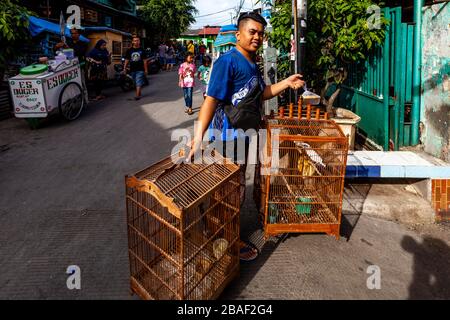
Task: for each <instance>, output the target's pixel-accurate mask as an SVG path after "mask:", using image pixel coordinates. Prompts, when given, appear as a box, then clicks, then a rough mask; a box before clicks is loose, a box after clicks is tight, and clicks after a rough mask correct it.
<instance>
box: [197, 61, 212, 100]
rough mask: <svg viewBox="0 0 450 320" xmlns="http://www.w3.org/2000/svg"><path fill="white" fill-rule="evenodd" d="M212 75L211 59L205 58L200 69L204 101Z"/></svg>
mask: <svg viewBox="0 0 450 320" xmlns="http://www.w3.org/2000/svg"><path fill="white" fill-rule="evenodd" d="M210 73H211V58H210V57H208V56H205V57H204V58H203V64H202V65H201V66H200V68H198V79H199V80H200V81H201V83H202V86H201V89H202V93H203V99H206V90H207V89H208V82H209V74H210Z"/></svg>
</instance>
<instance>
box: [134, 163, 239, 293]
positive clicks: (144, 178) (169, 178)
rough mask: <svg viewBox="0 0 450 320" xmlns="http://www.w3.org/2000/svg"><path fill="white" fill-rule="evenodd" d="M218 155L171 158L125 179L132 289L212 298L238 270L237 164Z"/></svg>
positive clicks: (141, 291)
mask: <svg viewBox="0 0 450 320" xmlns="http://www.w3.org/2000/svg"><path fill="white" fill-rule="evenodd" d="M214 158H215V159H213V158H212V157H209V158H208V157H205V158H204V163H203V164H186V163H182V161H181V160H182V159H181V157H180V156H172V157H169V158H166V159H164V160H162V161H160V162H158V163H156V164H155V165H153V166H151V167H149V168H147V169H145V170H143V171H141V172H138V173H136V174H134V175H132V176H127V177H126V205H127V222H128V246H129V250H128V251H129V259H130V275H131V280H130V281H131V290H132V292H133V293H136V294H138V295H139V296H140V297H141V298H143V299H156V300H177V299H180V300H204V299H214V298H217V297H218V296H219V295H220V293H221V292H222V291H223V289H224V288H225V286H226V285H227V284H228V283H229V282H230V281H231V280H232V279H233V278H234V277H235V276H236V275H237V274H238V272H239V206H240V193H239V167H238V166H237V165H235V164H233V163H232V162H230V161H229V160H225V159H223V158H220V157H218V156H215V157H214ZM222 160H223V161H222ZM174 163H179V164H174Z"/></svg>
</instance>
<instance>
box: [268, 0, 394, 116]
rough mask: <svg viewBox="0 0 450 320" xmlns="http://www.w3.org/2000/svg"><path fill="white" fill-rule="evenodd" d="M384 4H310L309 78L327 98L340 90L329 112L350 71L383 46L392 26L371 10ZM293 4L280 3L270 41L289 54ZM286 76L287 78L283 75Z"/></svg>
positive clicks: (313, 0) (283, 66) (321, 0)
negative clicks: (329, 92) (355, 64)
mask: <svg viewBox="0 0 450 320" xmlns="http://www.w3.org/2000/svg"><path fill="white" fill-rule="evenodd" d="M374 5H378V6H381V5H383V3H381V2H379V1H374V0H309V1H308V29H307V39H306V40H307V49H306V50H307V54H306V61H307V63H306V66H307V70H306V72H305V73H306V75H307V78H309V79H311V80H312V83H311V85H312V86H313V87H315V88H319V90H320V92H321V95H322V97H324V95H325V93H326V92H327V90H328V88H329V87H330V85H332V84H336V85H337V90H336V91H335V92H334V93H333V95H332V96H331V97H330V98H329V99H328V100H324V104H325V105H326V106H327V111H328V112H330V113H332V112H333V104H334V101H335V100H336V99H337V97H338V96H339V93H340V86H341V84H342V83H343V82H344V81H345V80H346V79H347V75H348V68H349V66H350V65H352V64H354V63H358V62H361V61H364V60H365V59H366V58H367V57H368V56H370V54H371V53H372V52H373V49H374V47H376V46H379V45H381V44H382V43H383V41H384V37H385V28H386V26H387V24H388V23H389V22H388V20H387V19H386V18H385V17H384V16H383V14H382V13H381V12H380V16H379V17H377V16H376V15H374V13H375V12H374V11H371V8H375V6H374ZM291 16H292V0H277V1H276V7H275V10H274V14H273V18H272V20H271V23H272V25H273V30H274V31H273V33H272V34H271V36H270V39H271V41H272V43H273V45H274V46H275V47H276V48H278V49H279V50H280V51H281V53H287V52H289V49H290V47H289V43H290V35H291V33H292V29H291V25H292V19H291ZM289 67H290V66H289V60H288V59H284V60H282V61H281V63H280V66H279V70H280V71H281V72H283V73H286V72H288V71H289ZM281 76H285V75H281Z"/></svg>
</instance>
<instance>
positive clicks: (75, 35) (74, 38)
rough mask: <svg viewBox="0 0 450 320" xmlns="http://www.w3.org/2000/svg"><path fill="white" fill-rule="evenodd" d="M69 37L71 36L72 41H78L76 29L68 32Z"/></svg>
mask: <svg viewBox="0 0 450 320" xmlns="http://www.w3.org/2000/svg"><path fill="white" fill-rule="evenodd" d="M70 35H71V36H72V39H73V40H75V41H78V40H80V33H79V32H78V30H76V29H72V30H70Z"/></svg>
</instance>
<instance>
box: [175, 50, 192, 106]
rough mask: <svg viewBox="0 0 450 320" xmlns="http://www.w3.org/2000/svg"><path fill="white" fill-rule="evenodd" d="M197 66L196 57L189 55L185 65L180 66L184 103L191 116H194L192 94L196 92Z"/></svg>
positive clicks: (180, 81) (179, 72)
mask: <svg viewBox="0 0 450 320" xmlns="http://www.w3.org/2000/svg"><path fill="white" fill-rule="evenodd" d="M195 71H196V69H195V64H194V55H193V54H191V53H188V54H187V56H186V60H185V62H184V63H182V64H181V65H180V68H179V69H178V75H179V86H180V87H181V88H183V92H184V101H185V103H186V110H185V112H186V113H187V114H189V115H191V114H193V112H192V94H193V92H194V86H195V79H194V77H195Z"/></svg>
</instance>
